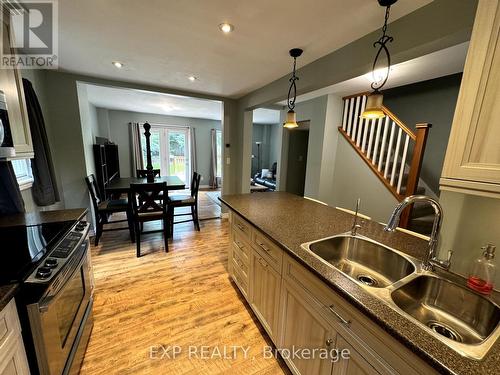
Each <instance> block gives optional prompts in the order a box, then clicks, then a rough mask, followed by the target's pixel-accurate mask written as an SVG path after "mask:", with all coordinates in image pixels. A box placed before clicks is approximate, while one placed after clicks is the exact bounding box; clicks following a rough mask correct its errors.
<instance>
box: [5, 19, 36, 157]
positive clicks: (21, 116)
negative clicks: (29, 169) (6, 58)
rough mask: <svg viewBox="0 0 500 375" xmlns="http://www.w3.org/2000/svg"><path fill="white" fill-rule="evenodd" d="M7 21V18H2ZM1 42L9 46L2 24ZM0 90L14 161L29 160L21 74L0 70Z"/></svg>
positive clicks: (31, 147)
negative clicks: (2, 94)
mask: <svg viewBox="0 0 500 375" xmlns="http://www.w3.org/2000/svg"><path fill="white" fill-rule="evenodd" d="M4 19H8V17H4ZM2 28H3V30H2V38H3V40H2V42H3V45H4V46H10V41H9V27H8V25H7V24H5V23H2ZM0 90H2V91H3V92H4V94H5V98H6V102H7V110H8V114H9V123H10V130H11V133H12V140H13V142H14V148H15V150H16V156H15V157H14V159H29V158H32V157H33V156H34V153H33V142H32V140H31V131H30V125H29V119H28V113H27V109H26V100H25V98H24V89H23V82H22V77H21V72H20V71H19V70H18V69H0Z"/></svg>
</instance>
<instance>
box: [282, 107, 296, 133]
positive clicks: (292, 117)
mask: <svg viewBox="0 0 500 375" xmlns="http://www.w3.org/2000/svg"><path fill="white" fill-rule="evenodd" d="M283 127H284V128H287V129H293V128H298V127H299V124H297V115H296V113H295V112H294V111H293V110H292V109H291V110H289V111H288V112H287V113H286V121H285V123H284V124H283Z"/></svg>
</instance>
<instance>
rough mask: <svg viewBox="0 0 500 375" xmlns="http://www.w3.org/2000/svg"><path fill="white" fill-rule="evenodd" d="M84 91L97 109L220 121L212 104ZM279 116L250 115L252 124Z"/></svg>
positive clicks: (162, 96) (135, 93)
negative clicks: (252, 120) (252, 118)
mask: <svg viewBox="0 0 500 375" xmlns="http://www.w3.org/2000/svg"><path fill="white" fill-rule="evenodd" d="M86 87H87V97H88V101H89V102H90V103H92V104H93V105H95V106H96V107H100V108H108V109H116V110H122V111H132V112H142V113H155V114H160V115H170V116H181V117H195V118H205V119H210V120H219V121H220V120H221V114H222V103H221V102H219V101H216V100H206V99H197V98H191V97H187V96H180V95H170V94H163V93H157V92H150V91H143V90H133V89H123V88H117V87H108V86H98V85H90V84H86ZM279 116H280V112H279V111H277V110H271V109H264V108H259V109H257V110H255V111H254V122H255V123H257V124H276V123H278V122H279Z"/></svg>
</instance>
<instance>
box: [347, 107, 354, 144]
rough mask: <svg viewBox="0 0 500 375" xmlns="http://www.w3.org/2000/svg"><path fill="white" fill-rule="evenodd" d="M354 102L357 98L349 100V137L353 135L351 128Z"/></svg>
mask: <svg viewBox="0 0 500 375" xmlns="http://www.w3.org/2000/svg"><path fill="white" fill-rule="evenodd" d="M354 100H355V98H351V99H349V117H348V119H347V135H349V136H350V135H351V126H352V117H353V116H352V112H353V111H354Z"/></svg>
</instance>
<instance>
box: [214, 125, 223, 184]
mask: <svg viewBox="0 0 500 375" xmlns="http://www.w3.org/2000/svg"><path fill="white" fill-rule="evenodd" d="M215 143H216V147H217V166H216V169H215V172H216V173H215V174H216V177H219V178H222V131H221V130H217V131H216V133H215Z"/></svg>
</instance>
